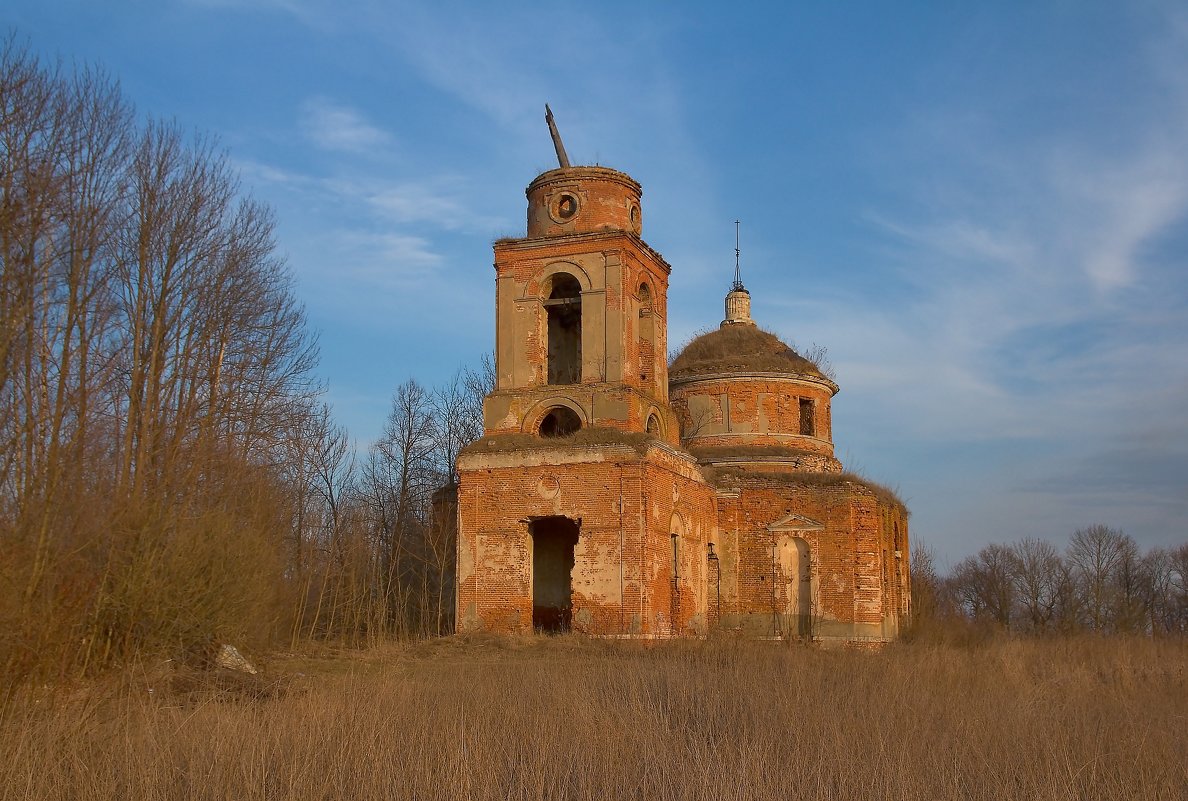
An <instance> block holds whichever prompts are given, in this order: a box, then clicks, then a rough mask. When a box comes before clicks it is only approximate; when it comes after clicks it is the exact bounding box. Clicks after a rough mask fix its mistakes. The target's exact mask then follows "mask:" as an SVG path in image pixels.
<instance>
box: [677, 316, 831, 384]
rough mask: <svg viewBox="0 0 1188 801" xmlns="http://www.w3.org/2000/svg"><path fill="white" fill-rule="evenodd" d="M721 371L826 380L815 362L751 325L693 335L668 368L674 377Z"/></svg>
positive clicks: (733, 326) (703, 374)
mask: <svg viewBox="0 0 1188 801" xmlns="http://www.w3.org/2000/svg"><path fill="white" fill-rule="evenodd" d="M722 373H791V374H793V375H799V376H808V377H812V378H817V379H822V380H824V381H827V382H828V381H829V379H828V378H826V377H825V376H824V375H823V374H822V372H821V370H820V368H818V367H817V365H815V364H813V363H812V362H811V361H809V360H808V359H806V358H804V357H803V356H801V355H800V354H799V353H797V352H796V351H794V350H793V349H792V348H791V347H789V346H788V345H787V344H785V343H784V342H783V341H782V340H781V339H780V338H779V337H777V336H776V335H775V334H773V333H771V332H770V331H764V330H763V329H762V328H758V327H757V326H754V325H724V326H722V327H721V328H719V329H717V330H714V331H709V332H707V333H704V334H702V335H700V336H698V337H696V338H695V339H694V340H693V341H692V342H690V343H689V344H688V345H686V346H685V347H684V348H683V349H682V350H681V352H680V354H679V355H678V356H677V357H676V359H674V360H673V362H672V365H671V366H670V367H669V369H668V375H669V378H670V379H673V380H680V379H689V378H693V377H696V376H706V375H718V374H722ZM830 383H832V382H830Z"/></svg>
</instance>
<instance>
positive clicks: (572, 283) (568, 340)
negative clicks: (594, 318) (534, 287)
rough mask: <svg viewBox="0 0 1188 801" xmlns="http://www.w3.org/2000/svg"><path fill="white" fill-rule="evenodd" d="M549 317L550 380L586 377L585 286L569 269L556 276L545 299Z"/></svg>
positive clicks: (559, 381) (565, 381)
mask: <svg viewBox="0 0 1188 801" xmlns="http://www.w3.org/2000/svg"><path fill="white" fill-rule="evenodd" d="M544 305H545V309H546V310H547V312H548V318H549V334H548V336H549V343H548V348H549V377H548V378H549V383H550V384H579V383H581V380H582V287H581V285H580V284H578V281H577V279H576V278H574V277H573V276H572V275H569V274H568V273H557V274H556V275H554V276H553V284H552V289H551V291H550V292H549V297H548V300H546V301H545V302H544Z"/></svg>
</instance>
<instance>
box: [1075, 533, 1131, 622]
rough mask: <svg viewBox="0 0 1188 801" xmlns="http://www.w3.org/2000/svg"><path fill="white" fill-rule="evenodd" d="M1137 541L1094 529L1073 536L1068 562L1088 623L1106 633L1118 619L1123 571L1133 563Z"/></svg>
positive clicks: (1122, 535)
mask: <svg viewBox="0 0 1188 801" xmlns="http://www.w3.org/2000/svg"><path fill="white" fill-rule="evenodd" d="M1135 550H1136V546H1135V544H1134V540H1132V539H1131V538H1130V537H1128V536H1127V535H1125V534H1123V533H1122V532H1121V531H1118V530H1116V529H1112V528H1109V527H1108V526H1103V525H1094V526H1090V527H1088V528H1082V529H1078V530H1077V531H1075V532H1073V535H1072V538H1071V539H1070V541H1069V546H1068V556H1067V558H1068V561H1069V564H1070V565H1071V567H1072V569H1073V575H1074V577H1075V579H1076V584H1077V590H1078V596H1079V598H1080V601H1081V605H1082V607H1083V609H1084V614H1085V623H1086V625H1088V626H1089V627H1090V628H1092V629H1093V630H1094V631H1105V630H1106V629H1107V628H1108V627H1109V626H1110V625H1111V623H1112V622H1113V621H1112V618H1114V617H1115V616H1116V606H1115V605H1116V603H1117V600H1118V580H1119V571H1120V570H1121V569H1122V568H1123V565H1124V564H1125V563H1128V562H1130V561H1131V560H1132V559H1133V554H1134V552H1135Z"/></svg>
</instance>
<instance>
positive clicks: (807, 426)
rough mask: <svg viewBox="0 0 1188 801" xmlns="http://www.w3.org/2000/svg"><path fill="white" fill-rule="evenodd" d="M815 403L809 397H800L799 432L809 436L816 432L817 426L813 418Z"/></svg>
mask: <svg viewBox="0 0 1188 801" xmlns="http://www.w3.org/2000/svg"><path fill="white" fill-rule="evenodd" d="M815 405H816V404H814V403H813V401H812V399H811V398H801V399H800V433H801V434H805V435H807V436H810V437H812V436H815V435H816V433H817V427H816V424H815V422H814V420H813V411H814V409H813V407H814V406H815Z"/></svg>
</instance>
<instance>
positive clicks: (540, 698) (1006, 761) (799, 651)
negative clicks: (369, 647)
mask: <svg viewBox="0 0 1188 801" xmlns="http://www.w3.org/2000/svg"><path fill="white" fill-rule="evenodd" d="M1186 668H1188V643H1185V642H1184V641H1182V640H1181V641H1152V640H1146V639H1134V640H1117V639H1114V640H1112V639H1095V638H1084V639H1066V640H1051V641H1013V640H1001V641H992V642H990V643H987V644H982V645H978V646H960V647H959V646H953V645H926V644H922V643H914V644H902V645H897V646H894V647H890V648H888V649H886V650H884V651H883V652H881V653H876V654H871V653H857V652H846V651H821V650H817V649H809V648H804V647H787V646H783V645H774V644H766V643H753V642H736V641H729V640H727V641H711V642H703V643H697V642H678V643H663V644H655V645H652V646H647V645H641V644H638V643H615V642H606V641H593V640H586V639H582V638H577V637H560V638H552V639H534V638H520V639H495V638H465V639H446V640H438V641H434V642H428V643H422V644H419V645H410V646H388V647H386V648H383V649H379V650H375V651H370V652H363V653H354V654H340V655H333V654H325V655H323V656H321V657H314V656H303V657H295V656H294V657H287V658H274V659H273V660H271V661H270V662H269V663H268V664H267V666H266V670H265V671H264V672H263V673H262V674H261V676H260V677H254V678H248V677H239V676H238V675H232V674H225V675H219V674H198V673H193V672H187V671H178V670H170V669H168V668H167V667H157V668H154V669H151V670H148V671H140V672H135V673H127V674H125V675H123V676H121V677H110V678H108V679H105V680H104V681H102V682H99V683H93V684H89V685H87V686H85V687H82V686H79V687H73V688H56V689H55V690H53V691H50V690H48V689H45V688H41V689H38V690H36V691H32V690H31V691H28V692H22V693H19V694H17V695H15V696H12V697H10V698H9V700H8V702H7V708H6V709H5V710H4V717H3V720H2V721H0V727H2V728H0V798H4V799H112V798H128V799H170V800H171V801H175V800H176V801H180V800H181V799H226V798H235V799H288V798H294V799H398V798H410V799H411V798H415V799H554V798H555V799H599V800H600V801H601V800H603V799H619V798H641V799H684V798H689V799H692V798H697V799H826V798H828V799H999V800H1003V799H1097V798H1100V799H1107V798H1108V799H1126V798H1134V799H1140V798H1141V799H1184V798H1188V767H1186V758H1188V756H1186V755H1188V673H1186Z"/></svg>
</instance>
